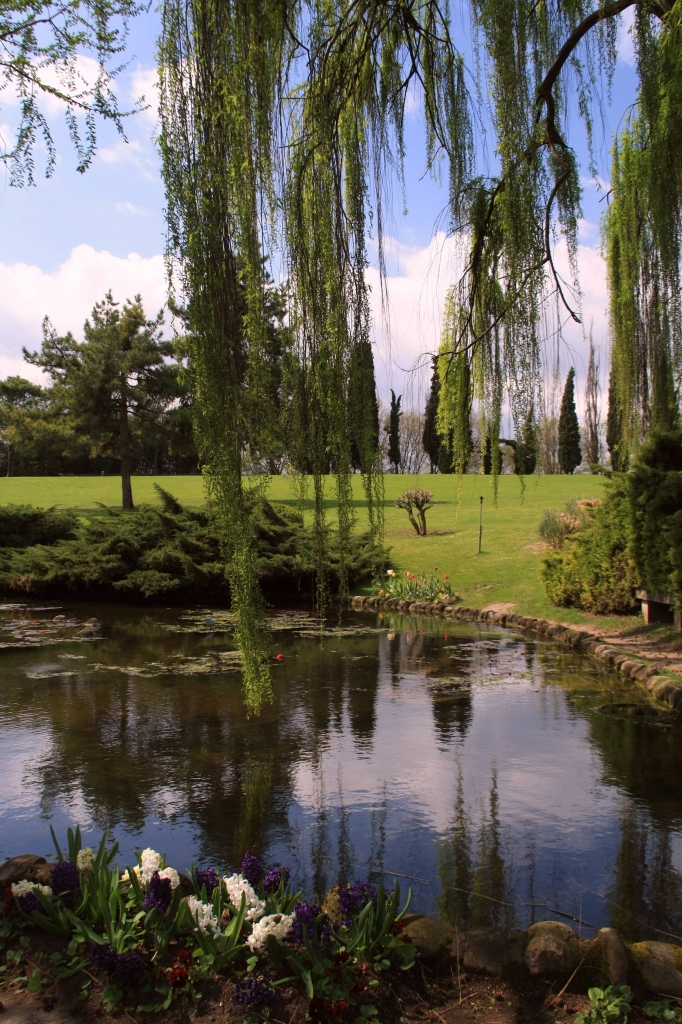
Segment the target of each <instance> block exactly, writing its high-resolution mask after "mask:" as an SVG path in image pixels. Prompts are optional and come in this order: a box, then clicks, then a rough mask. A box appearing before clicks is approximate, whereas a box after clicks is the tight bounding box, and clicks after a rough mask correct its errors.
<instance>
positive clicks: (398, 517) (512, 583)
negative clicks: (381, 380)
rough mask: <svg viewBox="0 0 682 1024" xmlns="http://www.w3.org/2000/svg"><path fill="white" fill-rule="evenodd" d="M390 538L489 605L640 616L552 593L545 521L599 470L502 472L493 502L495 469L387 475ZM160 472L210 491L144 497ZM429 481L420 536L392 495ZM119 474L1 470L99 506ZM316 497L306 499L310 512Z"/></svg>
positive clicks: (6, 495)
mask: <svg viewBox="0 0 682 1024" xmlns="http://www.w3.org/2000/svg"><path fill="white" fill-rule="evenodd" d="M384 481H385V492H386V543H387V545H388V547H389V548H390V551H391V563H392V565H393V567H394V568H395V569H396V570H398V571H404V570H410V571H412V572H416V573H426V572H432V571H433V570H434V568H435V567H436V566H437V567H438V573H439V574H441V573H444V572H447V573H449V575H450V581H451V583H452V584H453V586H454V587H456V589H457V590H458V591H459V593H460V595H461V599H462V601H463V602H464V603H465V604H469V605H474V606H483V605H486V604H492V603H513V604H514V606H515V610H516V611H519V612H523V613H524V614H528V615H537V616H542V617H546V618H553V619H560V620H562V621H564V622H567V623H591V624H593V625H597V624H600V625H602V626H607V627H615V626H620V627H623V626H625V625H626V624H627V625H630V626H631V625H633V619H632V618H629V619H622V618H616V617H612V618H609V619H597V618H595V617H594V616H588V615H585V614H583V613H581V612H578V611H575V610H573V609H568V608H566V609H558V608H554V607H553V606H552V605H550V604H549V602H548V601H547V599H546V597H545V595H544V591H543V588H542V585H541V583H540V579H539V576H538V566H539V564H540V561H541V559H542V557H543V550H542V547H541V546H540V545H539V543H538V536H537V525H538V522H539V521H540V518H541V516H542V513H543V511H544V510H545V509H547V508H562V507H563V505H564V504H565V502H566V501H567V500H568V499H569V498H596V497H599V496H600V494H601V493H602V488H603V485H604V478H603V477H598V476H531V477H526V479H525V491H524V493H523V495H522V492H521V485H520V481H519V479H518V477H513V476H504V477H500V480H499V494H498V501H497V507H495V505H494V503H493V491H492V482H491V479H490V477H482V476H466V477H464V478H462V480H461V481H460V480H459V478H458V477H456V476H422V477H414V476H393V475H390V476H386V477H385V478H384ZM155 482H158V483H159V484H161V486H162V487H165V488H166V489H167V490H169V491H170V492H171V493H172V494H174V495H175V496H176V497H177V498H178V499H179V500H180V501H181V502H183V503H186V504H189V505H198V504H200V503H201V502H202V501H203V481H202V479H201V477H199V476H177V477H173V476H166V477H136V478H135V479H134V480H133V494H134V497H135V501H136V502H138V503H140V502H143V501H155V500H156V493H155V491H154V487H153V484H154V483H155ZM353 483H354V494H355V507H356V512H357V516H358V525H359V526H362V524H363V523H364V521H365V504H364V498H363V494H362V486H361V481H360V479H359V477H356V478H354V480H353ZM417 486H421V487H426V488H428V489H429V490H432V491H433V492H434V495H435V497H436V499H437V500H438V505H437V506H436V507H435V508H433V509H432V510H431V511H430V512H429V513H428V515H427V526H428V530H429V533H428V536H427V537H417V536H416V534H415V532H414V530H413V529H412V527H411V526H410V524H409V522H408V520H407V515H406V513H405V512H404V511H402V510H401V509H397V508H394V506H393V505H392V499H393V498H394V497H396V496H397V495H398V494H400V493H401V492H402V491H403V490H405V489H406V488H407V487H417ZM327 487H328V493H329V507H330V514H331V515H333V514H334V506H335V504H336V503H335V501H334V497H333V496H334V482H333V480H332V479H330V480H329V481H328V484H327ZM268 494H269V497H270V498H272V499H273V500H275V501H287V502H291V503H292V504H294V503H296V501H297V498H296V494H295V492H294V485H293V482H292V479H291V478H289V477H273V478H272V481H271V483H270V487H269V491H268ZM481 495H483V498H484V501H483V550H482V552H481V554H480V555H479V554H478V553H477V549H478V515H479V505H480V502H479V497H480V496H481ZM120 501H121V488H120V480H119V479H118V477H47V478H46V477H16V478H10V479H3V480H0V503H9V502H14V503H27V504H31V505H43V506H45V505H68V506H75V507H77V508H80V509H82V510H84V511H96V509H97V507H98V503H102V504H104V505H111V506H118V507H120ZM311 505H312V502H311V501H310V499H308V500H307V501H306V502H305V503H304V511H305V512H306V514H310V508H311Z"/></svg>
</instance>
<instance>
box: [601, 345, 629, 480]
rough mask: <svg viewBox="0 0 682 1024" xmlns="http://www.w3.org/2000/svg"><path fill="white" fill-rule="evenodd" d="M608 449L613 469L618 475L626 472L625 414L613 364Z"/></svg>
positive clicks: (607, 436) (607, 420) (607, 431)
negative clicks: (619, 398)
mask: <svg viewBox="0 0 682 1024" xmlns="http://www.w3.org/2000/svg"><path fill="white" fill-rule="evenodd" d="M606 447H607V448H608V450H609V455H610V456H611V468H612V469H613V470H615V472H616V473H624V472H626V470H627V468H628V463H629V458H628V451H627V446H626V444H625V439H624V437H623V412H622V410H621V408H620V405H619V402H618V392H617V387H616V373H615V370H614V368H613V363H612V364H611V370H610V372H609V410H608V413H607V414H606Z"/></svg>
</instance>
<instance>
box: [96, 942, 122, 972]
mask: <svg viewBox="0 0 682 1024" xmlns="http://www.w3.org/2000/svg"><path fill="white" fill-rule="evenodd" d="M117 958H118V953H117V952H116V950H115V949H114V947H113V946H110V945H109V943H108V942H96V943H93V944H92V946H90V963H91V964H93V966H94V967H99V968H100V970H102V971H106V972H107V974H111V972H112V971H113V970H114V968H115V966H116V960H117Z"/></svg>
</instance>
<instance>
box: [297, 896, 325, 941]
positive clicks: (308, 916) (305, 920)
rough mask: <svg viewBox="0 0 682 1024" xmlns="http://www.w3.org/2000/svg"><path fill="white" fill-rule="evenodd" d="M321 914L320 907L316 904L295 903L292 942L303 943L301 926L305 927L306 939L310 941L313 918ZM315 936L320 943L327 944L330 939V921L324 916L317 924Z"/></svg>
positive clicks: (313, 923)
mask: <svg viewBox="0 0 682 1024" xmlns="http://www.w3.org/2000/svg"><path fill="white" fill-rule="evenodd" d="M321 913H322V907H318V906H317V904H316V903H297V904H296V906H295V907H294V927H293V931H292V936H293V939H294V942H303V926H304V925H305V931H306V935H307V936H308V939H312V937H313V933H314V929H315V918H317V917H319V916H320V914H321ZM317 935H318V938H319V939H320V940H321V941H322V942H328V941H329V939H331V937H332V928H331V921H330V920H329V918H328V917H327V915H326V914H325V915H324V916H323V917H322V919H321V920H320V921H318V924H317Z"/></svg>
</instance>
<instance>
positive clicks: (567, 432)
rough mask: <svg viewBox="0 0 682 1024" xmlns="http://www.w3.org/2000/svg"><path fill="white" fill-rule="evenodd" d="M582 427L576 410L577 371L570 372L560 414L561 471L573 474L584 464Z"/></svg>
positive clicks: (571, 370)
mask: <svg viewBox="0 0 682 1024" xmlns="http://www.w3.org/2000/svg"><path fill="white" fill-rule="evenodd" d="M582 459H583V457H582V452H581V451H580V425H579V423H578V413H577V412H576V410H575V370H574V369H573V367H571V369H570V370H569V371H568V374H567V376H566V384H565V385H564V393H563V396H562V399H561V412H560V413H559V469H560V471H561V472H562V473H572V472H573V470H574V469H576V468H577V467H578V466H579V465H580V463H581V462H582Z"/></svg>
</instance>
